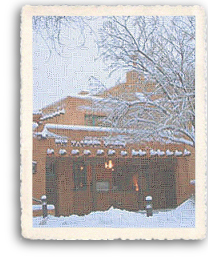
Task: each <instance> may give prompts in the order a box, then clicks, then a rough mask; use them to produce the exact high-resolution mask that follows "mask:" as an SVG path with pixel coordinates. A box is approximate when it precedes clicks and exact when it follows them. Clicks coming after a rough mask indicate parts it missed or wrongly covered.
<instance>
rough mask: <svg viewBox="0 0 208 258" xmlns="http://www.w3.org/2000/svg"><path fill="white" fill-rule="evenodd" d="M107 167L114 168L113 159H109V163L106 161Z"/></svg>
mask: <svg viewBox="0 0 208 258" xmlns="http://www.w3.org/2000/svg"><path fill="white" fill-rule="evenodd" d="M105 168H107V169H112V168H113V162H112V160H109V161H108V163H107V162H105Z"/></svg>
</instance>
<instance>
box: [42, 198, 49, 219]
mask: <svg viewBox="0 0 208 258" xmlns="http://www.w3.org/2000/svg"><path fill="white" fill-rule="evenodd" d="M41 202H42V211H43V218H46V217H47V216H48V210H47V197H46V196H45V195H42V196H41Z"/></svg>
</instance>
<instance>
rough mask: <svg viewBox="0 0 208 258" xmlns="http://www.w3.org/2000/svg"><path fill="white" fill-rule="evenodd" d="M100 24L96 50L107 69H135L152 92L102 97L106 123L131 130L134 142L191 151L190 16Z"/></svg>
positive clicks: (108, 19) (107, 20) (122, 19)
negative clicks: (132, 96)
mask: <svg viewBox="0 0 208 258" xmlns="http://www.w3.org/2000/svg"><path fill="white" fill-rule="evenodd" d="M104 19H105V21H104V23H103V27H102V29H101V30H100V33H99V36H100V39H99V41H98V46H99V50H100V53H101V54H100V56H101V57H102V58H103V60H104V61H105V62H106V65H107V66H108V69H111V71H112V72H113V71H116V70H118V69H124V68H127V69H134V70H136V71H138V72H142V73H143V74H144V75H145V77H146V78H147V79H150V78H151V79H152V80H154V91H152V92H148V91H143V92H142V93H140V94H135V97H136V99H132V100H126V99H125V98H123V97H122V98H119V96H117V98H113V97H109V98H107V99H106V100H105V103H106V104H105V107H107V108H108V113H109V116H108V118H107V122H108V123H111V125H112V126H113V127H123V128H134V131H135V133H134V140H142V139H143V140H147V139H156V140H163V141H166V142H167V141H171V142H181V143H186V144H189V145H191V146H194V145H195V136H194V135H195V133H194V132H195V19H194V17H190V16H175V17H150V16H138V17H124V16H123V17H106V18H104ZM109 110H110V112H109Z"/></svg>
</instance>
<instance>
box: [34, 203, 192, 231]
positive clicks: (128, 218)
mask: <svg viewBox="0 0 208 258" xmlns="http://www.w3.org/2000/svg"><path fill="white" fill-rule="evenodd" d="M33 227H99V228H193V227H195V202H194V200H193V199H192V198H190V199H188V200H187V201H185V202H184V203H182V204H181V205H180V206H179V207H177V208H176V209H173V210H169V211H154V212H153V216H152V217H147V216H146V213H145V211H139V212H129V211H126V210H119V209H115V208H113V207H111V208H110V209H109V210H107V211H96V212H92V213H90V214H88V215H85V216H77V215H71V216H69V217H63V216H61V217H54V216H51V215H49V216H48V217H47V218H45V219H43V218H42V217H34V218H33Z"/></svg>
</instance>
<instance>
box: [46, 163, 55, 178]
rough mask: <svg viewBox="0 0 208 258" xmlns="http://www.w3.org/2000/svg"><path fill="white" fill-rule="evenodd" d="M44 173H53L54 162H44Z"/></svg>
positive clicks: (51, 174)
mask: <svg viewBox="0 0 208 258" xmlns="http://www.w3.org/2000/svg"><path fill="white" fill-rule="evenodd" d="M46 175H50V176H54V175H55V162H53V161H52V162H50V161H49V162H46Z"/></svg>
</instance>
